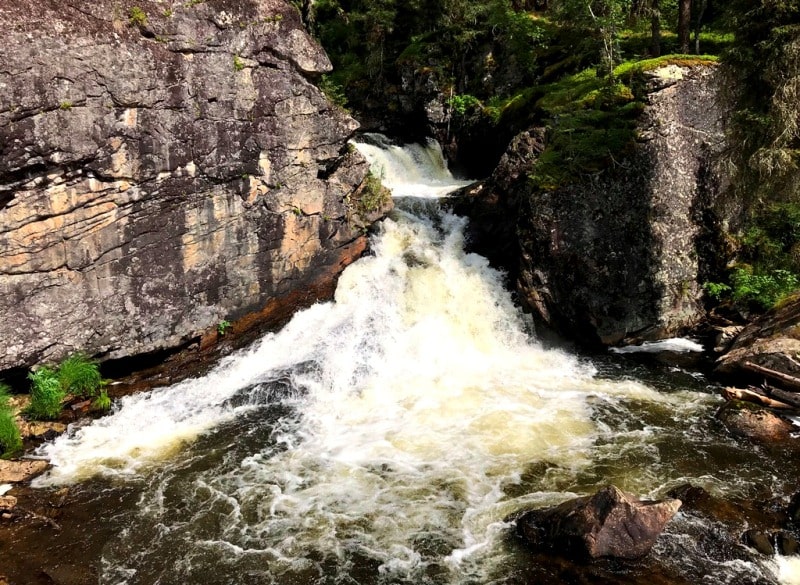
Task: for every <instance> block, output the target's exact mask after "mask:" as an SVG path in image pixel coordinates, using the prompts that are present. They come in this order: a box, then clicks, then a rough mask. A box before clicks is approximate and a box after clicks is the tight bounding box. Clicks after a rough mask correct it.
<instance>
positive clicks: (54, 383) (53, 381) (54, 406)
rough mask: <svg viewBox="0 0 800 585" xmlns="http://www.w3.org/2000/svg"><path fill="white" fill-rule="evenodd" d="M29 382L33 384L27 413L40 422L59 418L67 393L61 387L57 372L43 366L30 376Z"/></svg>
mask: <svg viewBox="0 0 800 585" xmlns="http://www.w3.org/2000/svg"><path fill="white" fill-rule="evenodd" d="M28 380H30V382H31V403H30V404H29V405H28V408H26V409H25V413H26V414H28V415H29V416H30V417H31V418H34V419H38V420H51V419H54V418H56V417H58V415H59V413H60V412H61V402H62V401H63V400H64V398H65V396H66V392H65V391H64V389H63V388H62V387H61V382H59V380H58V374H57V373H56V371H55V370H53V369H52V368H49V367H47V366H42V367H40V368H38V369H37V370H36V371H33V372H31V373H30V374H28Z"/></svg>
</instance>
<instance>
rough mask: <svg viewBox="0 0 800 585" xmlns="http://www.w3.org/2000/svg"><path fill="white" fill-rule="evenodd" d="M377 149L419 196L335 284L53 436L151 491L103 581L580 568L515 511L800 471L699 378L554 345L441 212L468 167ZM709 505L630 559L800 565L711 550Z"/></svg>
mask: <svg viewBox="0 0 800 585" xmlns="http://www.w3.org/2000/svg"><path fill="white" fill-rule="evenodd" d="M358 147H359V148H360V149H361V150H362V152H364V154H365V156H367V157H368V158H369V159H370V162H371V163H372V164H373V169H375V170H376V172H378V173H379V174H380V175H381V176H382V177H383V180H384V183H385V184H387V186H389V187H390V188H392V189H393V191H394V193H395V196H396V197H397V202H398V209H397V210H396V211H395V212H394V213H393V215H392V217H391V218H390V219H387V220H385V221H384V222H382V224H381V225H380V226H379V229H378V230H377V233H376V234H375V235H374V236H373V239H372V254H371V255H369V256H367V257H364V258H363V259H361V260H359V261H358V262H356V263H355V264H353V265H352V266H351V267H349V268H348V269H347V270H346V271H345V273H344V274H343V275H342V277H341V280H340V281H339V285H338V289H337V291H336V298H335V302H331V303H326V304H319V305H316V306H314V307H312V308H310V309H308V310H306V311H303V312H301V313H298V314H297V315H295V317H294V318H293V320H292V321H291V322H290V323H289V324H288V325H287V326H286V327H285V328H284V329H283V330H282V331H280V332H278V333H275V334H269V335H266V336H265V337H264V338H263V339H261V340H260V341H259V342H257V343H255V344H254V345H252V346H251V347H250V348H249V349H247V350H244V351H241V352H239V353H237V354H235V355H233V356H230V357H228V358H225V359H224V360H223V361H222V362H221V363H220V364H219V365H218V366H217V367H216V368H215V369H214V370H213V371H212V372H211V373H210V374H209V375H207V376H205V377H203V378H199V379H192V380H187V381H185V382H182V383H180V384H177V385H175V386H173V387H169V388H163V389H158V390H155V391H152V392H150V393H148V394H140V395H135V396H129V397H126V398H124V399H122V400H121V401H120V403H119V404H117V405H116V406H115V411H114V413H113V414H112V415H110V416H108V417H105V418H103V419H100V420H98V421H95V422H94V423H92V424H91V425H88V426H84V427H82V428H79V429H75V430H73V431H72V432H71V433H70V434H69V436H65V437H62V438H60V439H58V440H57V441H55V442H54V443H52V444H50V445H47V446H46V447H44V449H43V450H42V452H41V453H40V454H41V455H43V456H45V457H47V458H49V459H50V460H51V462H52V463H53V465H54V466H55V467H54V468H53V470H52V471H51V472H50V474H49V475H47V476H45V477H43V478H41V479H40V480H38V485H39V486H42V487H44V486H53V485H63V484H74V483H77V482H83V485H85V486H86V485H89V486H95V487H94V488H93V489H95V491H96V494H97V495H96V496H95V497H94V499H93V503H92V505H94V506H95V507H97V508H102V509H104V510H108V509H109V508H113V507H114V506H115V505H116V506H119V503H118V502H119V500H120V498H119V497H118V496H116V495H115V494H116V493H118V492H123V491H124V492H126V493H130V492H131V491H133V492H134V493H135V500H136V502H135V503H133V504H131V505H129V506H127V509H121V510H119V511H118V512H116V513H114V514H113V515H111V517H110V519H108V520H107V521H108V522H111V523H114V524H113V527H112V529H111V533H112V534H113V536H112V537H111V538H110V539H108V540H107V542H104V543H101V546H100V548H101V549H102V553H101V554H102V559H101V561H100V562H99V565H98V570H99V572H100V582H101V583H104V584H122V583H129V584H131V585H133V584H153V583H160V584H175V585H178V584H182V585H187V584H204V585H211V584H223V583H224V584H236V585H243V584H250V583H252V584H266V583H274V584H310V583H326V584H327V583H331V584H333V583H336V584H339V583H341V584H373V583H387V584H388V583H413V584H426V583H430V584H467V583H469V584H476V585H478V584H481V585H482V584H487V583H497V584H501V583H507V584H511V583H515V584H516V583H528V582H536V583H560V582H565V581H563V580H559V578H557V577H555V576H554V575H557V574H559V573H557V572H551V569H548V568H541V569H537V568H536V563H537V562H539V560H537V559H535V558H531V557H530V555H529V553H527V552H526V551H524V550H522V549H521V547H520V546H519V545H518V544H517V543H516V542H515V541H514V540H513V538H511V536H510V534H511V532H512V531H511V528H510V525H509V524H508V523H506V522H505V521H504V519H505V518H506V517H508V515H509V514H511V513H513V512H515V511H517V510H520V509H522V508H525V507H534V506H542V505H549V504H554V503H558V502H560V501H562V500H564V499H567V498H569V497H572V496H574V495H577V494H586V493H590V492H592V491H594V490H596V489H597V488H599V487H602V486H604V485H606V484H608V483H614V484H616V485H618V486H619V487H621V488H622V489H625V490H627V491H630V492H633V493H635V494H638V495H640V496H651V497H660V496H663V495H664V493H665V492H666V491H667V490H668V489H669V488H671V487H675V486H677V485H680V484H683V483H685V482H687V481H691V482H692V483H694V484H695V485H701V486H703V487H705V488H706V489H708V490H709V491H711V492H713V493H717V494H723V495H738V496H743V497H749V496H751V495H756V494H757V493H760V492H758V490H760V489H763V488H769V490H770V491H771V492H772V493H778V494H783V493H789V492H790V491H791V488H792V482H793V478H792V477H781V476H780V474H779V473H778V472H777V471H776V470H775V469H773V468H772V467H773V466H774V462H771V461H765V460H764V456H763V455H762V454H760V453H758V452H757V451H756V450H753V449H752V448H750V449H749V450H748V449H745V448H744V447H742V446H741V445H740V444H738V443H737V442H735V441H733V440H732V439H730V438H728V437H727V436H726V435H725V433H724V432H721V431H719V430H714V428H713V425H711V427H710V425H709V419H710V418H711V416H712V414H713V411H714V409H715V408H716V407H717V405H718V399H717V398H716V397H715V396H714V394H713V393H712V392H711V391H710V390H709V389H708V388H707V387H706V385H705V383H704V382H703V380H702V379H698V377H697V376H692V375H689V374H687V373H682V372H680V371H675V372H672V376H673V381H672V382H669V383H667V382H665V381H664V380H663V379H661V378H659V376H658V375H655V374H652V373H648V372H647V371H644V370H638V371H634V370H632V368H634V366H632V365H630V364H629V363H628V364H625V365H620V364H621V363H622V362H623V361H624V358H613V359H612V358H597V359H595V360H593V361H589V360H588V359H585V358H579V357H575V356H573V355H569V354H568V353H565V352H564V351H561V350H556V349H548V348H546V347H544V346H543V345H542V344H541V343H540V342H538V341H537V340H536V338H535V337H533V336H532V334H531V329H530V328H529V327H528V326H527V324H526V321H525V319H524V317H523V315H522V314H521V313H520V311H519V310H518V309H517V308H516V307H515V306H514V304H513V302H512V299H511V296H510V295H509V293H508V292H507V291H506V290H505V289H504V287H503V278H502V275H501V274H500V273H498V272H497V271H495V270H494V269H492V268H491V267H489V265H488V262H487V261H486V260H485V259H484V258H482V257H480V256H477V255H474V254H467V253H465V252H464V227H465V220H464V219H462V218H459V217H455V216H453V215H449V214H447V213H444V212H441V211H439V210H438V207H437V205H436V203H435V199H434V198H435V197H436V196H439V195H442V194H443V193H445V192H446V191H448V190H452V189H453V188H455V187H457V186H459V185H460V184H463V183H461V182H458V181H456V180H454V179H453V178H452V177H451V176H450V175H449V173H448V172H447V169H446V166H445V164H444V163H443V161H442V158H441V153H440V152H439V151H438V150H437V148H436V147H435V145H428V146H426V147H423V146H419V145H416V146H414V145H412V146H406V147H399V146H391V145H390V144H389V143H388V142H387V141H385V140H383V139H379V138H375V137H373V138H372V139H371V140H370V141H369V144H366V143H364V144H359V145H358ZM410 195H413V196H415V197H408V196H410ZM426 201H427V204H424V203H425V202H426ZM614 360H617V361H614ZM624 368H627V370H624V371H623V369H624ZM789 475H790V476H791V474H789ZM107 516H108V515H107ZM697 522H698V521H697V520H696V519H689V518H688V517H686V516H685V515H683V514H682V513H679V514H678V516H677V517H676V518H675V519H674V520H673V522H672V523H671V524H670V525H669V527H668V530H667V532H666V533H665V534H664V535H662V537H661V538H660V539H659V542H658V544H657V545H656V548H655V549H654V551H653V552H652V553H651V555H650V557H648V560H647V561H644V562H642V563H639V564H638V565H635V566H633V567H626V568H624V570H619V571H617V570H616V569H614V568H613V567H611V568H610V569H609V571H611V572H610V573H609V575H614V576H615V577H614V579H616V580H617V581H618V582H620V583H622V582H624V583H638V582H647V580H648V579H650V575H652V574H653V570H654V569H653V567H654V566H659V567H664V566H666V567H667V569H666V574H667V575H670V576H671V577H670V578H671V579H678V581H677V582H684V581H685V582H687V583H699V582H703V583H710V584H716V583H720V584H721V583H732V582H737V583H755V582H759V581H761V582H766V583H778V582H786V583H790V582H792V579H794V576H793V573H792V569H793V568H792V566H791V565H789V564H786V563H785V562H782V561H780V560H779V559H777V558H776V559H768V560H766V561H764V562H752V561H741V560H730V559H726V558H716V557H714V556H713V555H709V554H707V552H705V551H704V550H703V549H702V547H700V546H698V545H697V542H696V540H697V538H696V537H697V534H699V532H698V531H699V530H700V528H698V526H696V524H697ZM782 563H783V564H782ZM576 571H578V573H576V574H577V575H580V569H576ZM615 571H616V572H615ZM562 574H563V573H562ZM562 578H563V577H562ZM606 578H608V577H606ZM593 582H610V581H608V580H602V581H597V580H596V581H593ZM650 582H653V581H650ZM662 582H668V581H662Z"/></svg>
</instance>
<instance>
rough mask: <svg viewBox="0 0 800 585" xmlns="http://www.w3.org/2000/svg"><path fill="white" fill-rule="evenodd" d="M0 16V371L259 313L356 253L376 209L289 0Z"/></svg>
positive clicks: (160, 342)
mask: <svg viewBox="0 0 800 585" xmlns="http://www.w3.org/2000/svg"><path fill="white" fill-rule="evenodd" d="M137 10H138V12H137ZM0 25H2V27H3V30H4V33H5V34H4V40H3V43H2V46H0V61H1V62H2V63H3V67H2V70H0V313H2V315H3V317H4V318H3V319H2V320H0V344H2V346H3V351H2V352H0V370H2V369H4V368H10V367H15V366H24V365H31V364H33V363H36V362H40V361H42V360H48V359H55V358H58V357H60V356H63V355H64V354H66V353H69V352H71V351H74V350H83V351H88V352H90V353H92V354H102V355H105V356H107V357H123V356H128V355H134V354H138V353H143V352H149V351H153V350H157V349H164V348H171V347H175V346H179V345H182V344H185V343H187V342H188V341H190V340H193V339H197V338H199V337H200V336H201V335H202V334H203V333H204V332H208V331H213V330H214V329H215V328H216V326H217V325H218V324H219V323H220V322H221V321H223V320H225V321H232V322H236V321H237V320H239V321H240V322H242V321H241V320H242V319H243V318H245V317H248V319H246V320H245V321H246V322H247V323H248V324H249V325H252V324H254V323H256V322H266V323H269V322H270V320H271V319H273V315H274V314H275V313H276V312H277V313H281V314H282V315H285V313H286V312H287V311H288V312H290V311H291V310H293V308H296V307H299V306H304V305H308V304H309V303H312V302H314V301H315V300H317V299H319V298H321V297H326V296H329V295H330V294H331V293H332V290H333V281H334V280H335V278H336V276H337V275H338V274H339V272H341V270H342V269H343V268H344V266H346V265H347V264H349V263H350V262H351V261H352V260H354V259H355V258H356V257H358V256H359V255H360V253H361V252H362V251H363V249H364V246H365V239H364V236H363V226H364V225H365V224H366V223H368V222H369V221H371V220H374V219H375V218H376V217H378V216H380V215H381V212H382V211H385V210H383V209H378V208H365V206H364V205H359V199H360V196H361V192H362V190H363V185H362V182H363V179H364V176H365V174H366V172H367V165H366V163H365V161H364V160H363V158H362V157H361V155H359V154H358V153H357V152H351V151H350V149H348V147H347V144H346V141H347V139H348V138H349V137H350V136H351V135H352V133H353V132H354V130H355V129H356V127H357V123H356V122H355V121H354V120H353V119H352V118H351V117H349V116H348V115H347V114H345V113H344V112H342V111H341V110H340V109H338V108H336V107H335V106H332V105H331V104H330V103H329V102H328V101H327V100H326V98H325V97H324V96H323V95H322V93H321V92H320V91H319V90H318V89H317V88H316V87H315V85H314V84H313V82H314V80H315V79H316V78H317V77H318V76H319V75H321V74H322V73H324V72H326V71H328V70H329V69H330V63H329V61H328V58H327V56H326V55H325V54H324V52H323V51H322V49H321V48H320V47H319V46H317V45H316V43H315V42H314V41H312V40H311V38H310V37H309V36H308V35H307V34H306V33H305V31H304V30H303V28H302V26H301V24H300V19H299V16H298V15H297V12H296V10H295V9H294V8H293V7H292V6H291V5H290V4H288V3H286V2H283V1H280V0H246V1H243V2H230V1H227V0H209V1H206V2H188V3H183V2H137V3H135V6H134V4H133V3H131V2H123V3H115V2H111V1H110V0H99V1H97V2H90V3H81V4H80V6H78V5H76V4H68V3H56V2H31V1H19V0H0ZM372 207H374V206H372Z"/></svg>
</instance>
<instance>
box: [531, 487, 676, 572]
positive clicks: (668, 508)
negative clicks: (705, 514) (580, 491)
mask: <svg viewBox="0 0 800 585" xmlns="http://www.w3.org/2000/svg"><path fill="white" fill-rule="evenodd" d="M680 506H681V501H680V500H672V499H670V500H663V501H659V502H642V501H640V500H638V499H637V498H636V497H634V496H632V495H630V494H626V493H624V492H622V491H621V490H619V489H618V488H616V487H614V486H608V487H606V488H603V489H602V490H600V491H598V492H597V493H596V494H594V495H593V496H585V497H582V498H576V499H574V500H570V501H568V502H564V503H563V504H561V505H559V506H556V507H554V508H548V509H544V510H533V511H531V512H526V513H525V514H523V515H522V516H521V517H520V518H519V519H518V520H517V531H518V533H519V534H520V535H521V536H522V537H523V539H524V540H525V541H527V543H528V544H529V545H530V546H531V547H533V548H537V549H538V548H547V549H550V550H554V551H557V552H559V553H560V554H566V555H567V556H574V557H578V558H593V559H594V558H598V557H618V558H624V559H634V558H638V557H641V556H644V555H646V554H647V553H648V552H649V551H650V548H651V547H652V546H653V544H654V543H655V541H656V538H658V535H659V534H661V532H662V531H663V530H664V526H666V524H667V522H669V520H670V519H671V518H672V517H673V516H674V515H675V513H676V512H677V511H678V509H679V508H680Z"/></svg>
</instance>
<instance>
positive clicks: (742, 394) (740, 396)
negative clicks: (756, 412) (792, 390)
mask: <svg viewBox="0 0 800 585" xmlns="http://www.w3.org/2000/svg"><path fill="white" fill-rule="evenodd" d="M721 392H722V396H723V398H725V400H744V401H746V402H753V403H755V404H760V405H761V406H767V407H769V408H777V409H780V410H796V409H797V407H795V406H792V405H791V404H786V403H785V402H782V401H780V400H775V399H774V398H770V397H768V396H764V395H763V394H759V393H758V392H754V391H753V390H744V389H742V388H723V389H722V391H721Z"/></svg>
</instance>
